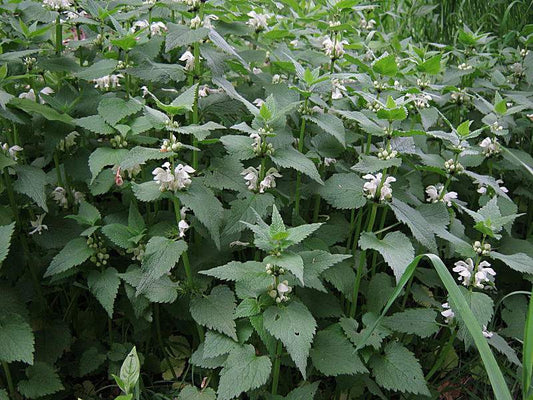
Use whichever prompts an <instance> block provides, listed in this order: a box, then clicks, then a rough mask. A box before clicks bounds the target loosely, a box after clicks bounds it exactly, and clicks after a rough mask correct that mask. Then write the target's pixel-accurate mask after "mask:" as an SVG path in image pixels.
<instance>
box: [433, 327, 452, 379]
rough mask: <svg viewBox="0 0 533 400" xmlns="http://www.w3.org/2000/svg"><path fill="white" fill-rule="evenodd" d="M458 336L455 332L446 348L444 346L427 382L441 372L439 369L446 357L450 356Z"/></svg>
mask: <svg viewBox="0 0 533 400" xmlns="http://www.w3.org/2000/svg"><path fill="white" fill-rule="evenodd" d="M456 336H457V330H454V331H453V332H452V334H451V335H450V338H449V339H448V341H447V342H446V344H445V345H444V346H442V348H441V350H440V352H439V355H438V357H437V361H435V364H433V368H431V370H430V371H429V372H428V374H427V375H426V381H429V380H430V379H431V377H432V376H433V375H435V373H436V372H437V371H438V370H439V368H440V367H441V366H442V363H443V362H444V360H445V359H446V356H447V355H448V352H449V350H450V348H451V347H452V346H453V341H454V340H455V337H456Z"/></svg>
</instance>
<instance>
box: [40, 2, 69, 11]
mask: <svg viewBox="0 0 533 400" xmlns="http://www.w3.org/2000/svg"><path fill="white" fill-rule="evenodd" d="M71 5H72V3H71V2H70V1H69V0H43V7H48V8H51V9H52V10H66V9H67V8H70V6H71Z"/></svg>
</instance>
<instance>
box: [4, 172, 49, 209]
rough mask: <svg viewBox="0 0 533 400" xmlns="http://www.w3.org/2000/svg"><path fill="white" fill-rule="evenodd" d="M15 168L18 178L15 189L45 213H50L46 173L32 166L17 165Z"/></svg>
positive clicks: (14, 185)
mask: <svg viewBox="0 0 533 400" xmlns="http://www.w3.org/2000/svg"><path fill="white" fill-rule="evenodd" d="M13 168H14V169H15V171H16V172H17V178H18V179H17V180H16V181H15V183H14V184H13V189H15V191H17V192H19V193H22V194H25V195H26V196H28V197H29V198H30V199H32V200H33V201H35V203H37V205H38V206H39V207H41V208H42V209H43V210H44V211H48V206H47V205H46V193H45V187H46V184H47V179H46V174H45V173H44V171H43V170H42V169H40V168H37V167H33V166H31V165H15V166H14V167H13Z"/></svg>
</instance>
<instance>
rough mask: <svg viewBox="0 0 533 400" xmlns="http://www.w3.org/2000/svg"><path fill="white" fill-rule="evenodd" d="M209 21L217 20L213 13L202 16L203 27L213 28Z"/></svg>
mask: <svg viewBox="0 0 533 400" xmlns="http://www.w3.org/2000/svg"><path fill="white" fill-rule="evenodd" d="M211 21H218V17H217V16H216V15H214V14H209V15H206V16H205V17H204V27H206V28H208V29H211V28H213V24H212V23H211Z"/></svg>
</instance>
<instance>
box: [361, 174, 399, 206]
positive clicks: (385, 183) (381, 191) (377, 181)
mask: <svg viewBox="0 0 533 400" xmlns="http://www.w3.org/2000/svg"><path fill="white" fill-rule="evenodd" d="M363 179H366V180H368V182H365V184H364V185H363V192H364V194H365V196H366V198H367V199H374V200H375V199H379V201H385V200H390V199H392V188H391V186H390V184H391V183H393V182H396V178H394V177H392V176H388V177H386V178H385V180H383V174H382V173H381V172H378V173H377V174H376V175H372V174H366V175H365V176H363Z"/></svg>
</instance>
